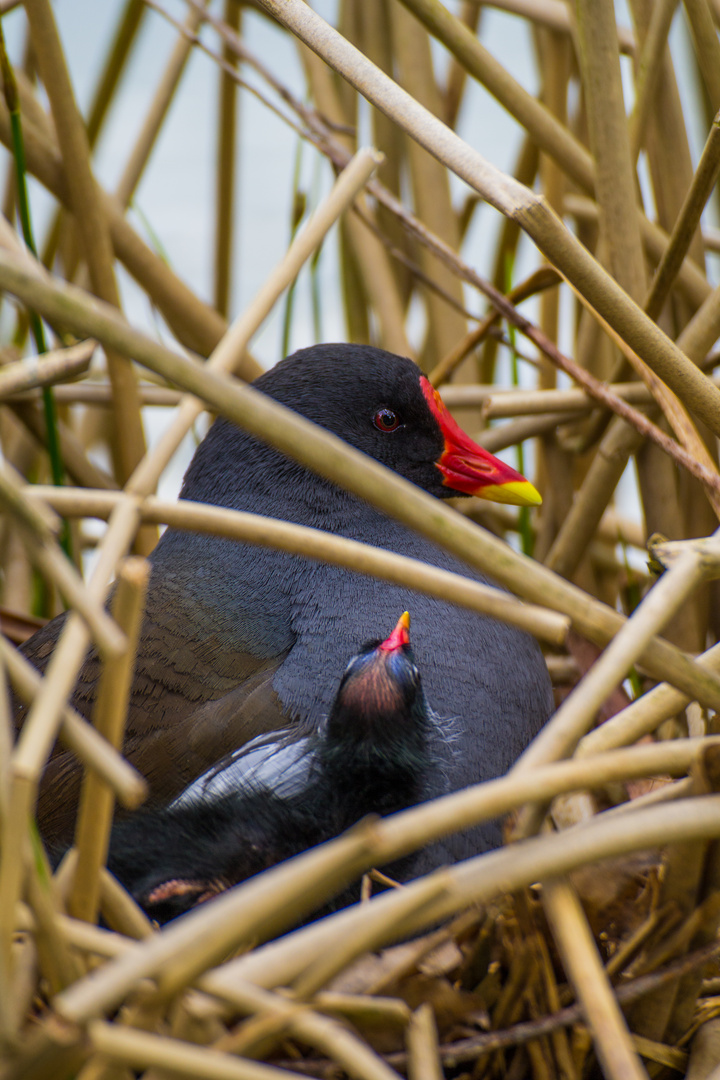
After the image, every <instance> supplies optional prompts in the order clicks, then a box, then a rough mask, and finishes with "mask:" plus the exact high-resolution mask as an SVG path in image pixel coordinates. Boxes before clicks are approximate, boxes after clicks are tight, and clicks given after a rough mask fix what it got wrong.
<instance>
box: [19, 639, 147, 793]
mask: <svg viewBox="0 0 720 1080" xmlns="http://www.w3.org/2000/svg"><path fill="white" fill-rule="evenodd" d="M0 656H1V657H2V662H3V663H4V664H5V665H6V666H7V674H8V677H9V679H10V681H11V682H12V685H13V687H14V688H15V692H16V693H17V695H18V697H19V698H20V700H21V701H23V702H25V703H26V704H29V703H30V702H32V701H33V700H34V698H35V696H36V695H37V693H38V691H39V689H40V686H41V682H42V680H41V677H40V675H39V673H38V672H37V671H36V670H35V668H34V667H33V666H32V664H30V663H29V661H27V660H26V659H25V657H24V656H23V655H22V654H21V653H19V652H18V650H17V649H16V648H14V646H12V645H11V644H10V642H9V641H7V640H6V639H5V638H4V637H1V636H0ZM59 736H60V740H61V741H62V742H63V743H64V744H65V745H66V746H67V747H69V749H71V750H72V751H73V753H74V754H75V755H76V756H77V757H78V758H79V760H80V761H82V762H83V764H84V765H86V766H87V767H88V768H89V769H92V770H93V771H94V772H95V773H97V774H98V776H101V777H102V779H103V780H104V781H105V783H106V784H108V785H109V786H110V787H111V788H112V790H113V791H114V792H115V795H116V797H117V798H118V799H119V800H120V802H121V803H122V805H123V806H126V807H128V808H129V809H135V808H136V807H137V806H139V805H140V803H141V802H143V800H144V799H145V798H146V796H147V784H146V783H145V781H144V780H143V778H142V776H141V775H140V773H139V772H138V771H137V770H136V769H135V768H134V767H133V766H132V765H131V764H130V762H129V761H126V760H125V758H124V757H122V755H121V754H119V753H118V751H117V750H116V749H115V748H114V747H112V746H111V745H110V743H108V742H107V740H106V739H104V738H103V737H102V736H101V735H99V734H98V733H97V732H96V731H95V729H94V728H92V727H91V726H90V725H89V724H88V723H87V722H86V721H85V720H84V719H83V717H82V716H80V714H79V713H76V712H75V710H74V709H72V708H71V707H70V706H68V705H66V706H65V708H64V710H63V713H62V727H61V728H60V732H59ZM8 760H9V759H8Z"/></svg>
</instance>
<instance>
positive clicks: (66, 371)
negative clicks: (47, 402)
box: [0, 341, 96, 400]
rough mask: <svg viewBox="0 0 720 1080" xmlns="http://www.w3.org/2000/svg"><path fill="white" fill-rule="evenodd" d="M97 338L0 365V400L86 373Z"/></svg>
mask: <svg viewBox="0 0 720 1080" xmlns="http://www.w3.org/2000/svg"><path fill="white" fill-rule="evenodd" d="M95 347H96V346H95V342H94V341H83V342H81V343H80V344H79V345H71V346H70V348H68V349H54V350H53V351H52V352H46V353H44V354H43V356H42V357H37V356H32V357H28V358H27V359H25V360H18V361H17V362H16V363H14V364H6V365H5V366H4V367H3V368H2V369H0V400H2V399H4V398H7V397H9V396H10V395H11V394H17V393H19V392H22V391H23V390H31V389H33V388H34V387H36V386H50V385H52V384H54V383H56V382H59V381H61V380H62V379H70V378H73V377H74V376H76V375H83V374H84V373H85V372H86V371H87V369H88V368H89V366H90V361H91V360H92V357H93V353H94V352H95Z"/></svg>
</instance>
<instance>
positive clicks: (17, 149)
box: [0, 23, 72, 559]
mask: <svg viewBox="0 0 720 1080" xmlns="http://www.w3.org/2000/svg"><path fill="white" fill-rule="evenodd" d="M0 68H1V69H2V81H3V91H4V94H5V101H6V103H7V107H8V111H9V113H10V127H11V131H12V144H13V159H14V161H15V178H16V182H17V207H18V214H19V217H20V224H21V227H22V231H23V237H24V239H25V243H26V244H27V246H28V248H29V249H30V251H31V252H32V253H33V255H34V256H35V257H36V258H37V247H36V245H35V236H34V234H33V227H32V219H31V217H30V201H29V199H28V190H27V175H26V163H25V143H24V141H23V134H22V121H21V118H20V102H19V98H18V92H17V86H16V83H15V76H14V73H13V70H12V67H11V65H10V61H9V59H8V55H7V50H6V48H5V36H4V34H3V31H2V23H0ZM29 315H30V327H31V329H32V335H33V338H34V339H35V347H36V349H37V351H38V353H40V354H42V353H46V352H47V342H46V339H45V329H44V327H43V324H42V320H41V319H40V317H39V315H38V314H37V313H36V312H34V311H31V312H30V313H29ZM42 400H43V412H44V415H45V427H46V429H47V449H48V456H49V458H50V472H51V475H52V481H53V484H54V485H55V486H56V487H62V485H63V483H64V481H65V469H64V466H63V460H62V451H61V449H60V436H59V433H58V420H57V409H56V407H55V398H54V396H53V392H52V389H51V388H50V387H49V386H45V387H43V391H42ZM61 543H62V546H63V549H64V550H65V553H66V554H67V556H68V558H69V559H72V547H71V543H70V531H69V528H68V525H67V522H64V523H63V529H62V536H61Z"/></svg>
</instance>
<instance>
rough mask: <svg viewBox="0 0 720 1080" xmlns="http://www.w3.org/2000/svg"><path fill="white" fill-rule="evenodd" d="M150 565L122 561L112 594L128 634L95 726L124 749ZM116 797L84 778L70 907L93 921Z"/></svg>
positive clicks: (105, 679)
mask: <svg viewBox="0 0 720 1080" xmlns="http://www.w3.org/2000/svg"><path fill="white" fill-rule="evenodd" d="M149 577H150V567H149V565H148V563H147V562H145V560H143V559H127V560H126V561H125V562H124V563H123V564H122V565H121V567H120V570H119V573H118V578H117V589H116V592H115V596H114V598H113V616H114V618H115V619H116V621H117V623H118V625H119V626H120V627H121V629H122V630H123V632H124V633H125V635H126V638H127V647H126V649H125V651H124V652H123V653H122V654H121V655H120V656H119V657H118V658H117V659H116V660H109V661H106V662H105V664H104V666H103V669H102V672H101V675H100V681H99V684H98V693H97V699H96V704H95V712H94V718H93V719H94V726H95V728H96V729H97V731H98V732H100V734H101V735H103V736H104V737H105V738H106V739H107V740H108V742H109V743H110V745H111V746H114V747H115V749H116V750H121V749H122V744H123V733H124V730H125V718H126V715H127V704H128V698H129V694H130V689H131V685H132V676H133V672H134V666H135V652H136V649H137V643H138V638H139V634H140V624H141V620H142V613H143V608H144V603H145V594H146V592H147V585H148V581H149ZM114 804H115V800H114V797H113V791H112V788H110V787H109V786H108V785H107V784H105V783H104V782H103V780H102V779H101V778H100V777H99V776H98V775H97V774H96V773H93V772H88V773H86V774H85V776H84V778H83V786H82V790H81V794H80V804H79V809H78V817H77V826H76V830H75V844H76V847H77V851H78V859H77V866H76V868H75V876H74V879H73V888H72V892H71V894H70V899H69V903H68V911H69V913H70V914H71V915H75V916H76V917H77V918H79V919H85V921H86V922H94V921H95V919H96V916H97V910H98V902H99V897H100V878H99V875H100V867H101V866H103V865H104V863H105V859H106V858H107V852H108V847H109V841H110V828H111V825H112V816H113V809H114Z"/></svg>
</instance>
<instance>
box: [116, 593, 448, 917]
mask: <svg viewBox="0 0 720 1080" xmlns="http://www.w3.org/2000/svg"><path fill="white" fill-rule="evenodd" d="M409 625H410V619H409V616H408V613H407V612H405V614H404V615H402V617H401V618H400V620H399V621H398V623H397V625H396V627H395V629H394V630H393V632H392V634H391V635H390V637H388V638H387V639H386V640H385V641H382V642H381V641H372V642H370V643H369V644H367V645H364V646H363V648H362V649H361V651H360V652H359V654H358V655H357V656H354V657H353V658H352V660H351V661H350V663H349V664H348V666H347V667H346V669H345V673H344V675H343V677H342V680H341V682H340V687H339V689H338V692H337V694H336V697H335V701H334V703H333V706H332V709H331V710H330V714H329V716H328V717H327V719H326V720H325V721H323V723H322V724H321V725H320V726H319V727H318V728H317V729H316V730H315V731H313V732H311V733H310V734H309V735H306V736H304V737H303V738H301V739H297V738H295V737H294V733H293V732H292V731H289V732H288V731H285V732H283V731H279V732H275V733H274V734H273V736H272V738H270V737H268V736H260V737H259V738H258V739H256V740H254V741H253V742H252V743H250V744H248V745H247V746H246V747H244V748H243V749H242V750H240V751H238V752H236V753H234V754H232V755H230V757H229V759H228V760H227V761H225V762H222V763H220V764H219V765H218V766H217V767H216V768H215V769H213V770H211V771H210V772H209V773H208V774H206V775H205V776H202V777H200V778H199V779H198V780H196V781H195V782H194V783H193V784H191V785H190V787H189V788H187V789H186V790H185V791H184V792H183V793H182V794H181V795H180V796H179V797H178V798H177V799H176V800H175V801H174V802H173V803H172V804H171V805H170V806H169V807H167V808H164V809H156V810H145V811H143V810H141V811H139V812H138V813H135V814H133V815H132V816H131V817H129V818H126V819H125V820H124V821H120V822H119V823H118V824H116V825H115V827H114V829H113V832H112V836H111V842H110V852H109V857H108V867H109V869H110V870H111V871H112V873H113V874H115V876H116V877H117V878H118V879H119V880H120V881H121V882H122V884H123V885H124V886H125V888H126V889H127V890H128V891H129V892H130V893H131V894H132V896H133V897H134V898H135V900H136V901H137V903H139V904H140V906H141V907H142V908H143V909H144V910H145V912H146V913H147V914H148V916H149V917H150V918H152V919H155V921H156V922H159V923H165V922H167V921H168V920H169V919H172V918H175V917H176V916H177V915H180V914H182V913H183V912H185V911H188V910H189V909H190V908H192V907H195V906H196V905H197V904H199V903H202V902H203V901H204V900H208V899H210V898H211V897H212V896H214V895H216V894H217V893H219V892H223V891H224V890H225V889H228V888H230V887H231V886H232V885H237V884H238V883H239V882H241V881H245V880H246V879H247V878H249V877H252V876H253V875H254V874H257V873H259V872H260V871H262V870H266V869H268V868H269V867H271V866H274V865H275V864H276V863H278V862H282V861H283V860H284V859H288V858H291V857H292V856H293V855H298V854H299V853H300V852H302V851H305V850H307V849H308V848H310V847H314V846H315V845H316V844H321V843H323V842H324V841H326V840H330V839H332V837H334V836H337V835H338V834H339V833H341V832H344V830H345V829H348V828H350V826H351V825H354V824H355V823H356V822H357V821H359V820H360V819H361V818H363V817H365V816H366V815H368V814H371V813H375V814H381V815H385V814H391V813H394V812H395V811H396V810H403V809H405V808H406V807H408V806H412V805H414V804H415V803H417V802H421V801H423V800H424V799H427V798H430V797H432V796H434V795H439V794H441V793H442V792H443V790H444V789H445V786H446V780H445V775H446V765H447V761H448V760H449V759H450V756H451V753H452V749H451V747H452V736H451V733H450V731H448V732H447V733H446V738H445V741H444V743H443V744H442V745H439V744H438V740H439V737H440V735H441V733H442V732H443V726H442V725H441V722H440V721H439V720H438V718H437V717H434V716H432V713H430V711H429V709H428V706H427V703H426V700H425V695H424V693H423V689H422V685H421V681H420V674H419V672H418V669H417V667H416V666H415V661H414V658H413V654H412V651H411V648H410V638H409V634H408V628H409ZM420 858H421V857H420ZM417 862H418V857H409V858H406V859H403V860H401V861H399V862H397V863H395V864H393V865H392V867H390V869H389V872H390V873H391V874H392V876H393V877H398V878H400V879H402V880H406V879H407V877H408V876H409V875H410V873H411V872H413V871H414V869H415V867H416V866H417ZM356 893H357V889H356V888H351V889H349V890H345V891H343V894H342V896H341V897H339V898H337V899H336V900H335V902H334V903H332V905H331V907H332V908H337V907H338V906H341V905H342V904H345V903H348V902H350V901H351V900H353V899H356V898H357V896H356Z"/></svg>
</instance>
